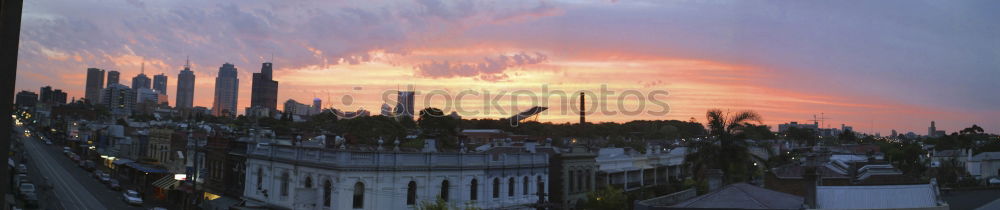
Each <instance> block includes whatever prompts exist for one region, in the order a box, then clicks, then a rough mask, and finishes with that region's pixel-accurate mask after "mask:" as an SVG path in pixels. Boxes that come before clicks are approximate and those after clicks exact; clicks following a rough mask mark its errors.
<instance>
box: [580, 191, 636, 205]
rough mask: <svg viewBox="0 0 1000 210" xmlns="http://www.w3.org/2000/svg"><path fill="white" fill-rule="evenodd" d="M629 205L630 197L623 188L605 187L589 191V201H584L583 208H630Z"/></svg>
mask: <svg viewBox="0 0 1000 210" xmlns="http://www.w3.org/2000/svg"><path fill="white" fill-rule="evenodd" d="M629 205H630V203H629V202H628V198H627V197H626V196H625V193H624V192H622V190H621V189H617V188H614V187H605V188H601V189H599V190H597V191H592V192H590V193H587V202H586V203H584V205H583V209H593V210H604V209H628V206H629Z"/></svg>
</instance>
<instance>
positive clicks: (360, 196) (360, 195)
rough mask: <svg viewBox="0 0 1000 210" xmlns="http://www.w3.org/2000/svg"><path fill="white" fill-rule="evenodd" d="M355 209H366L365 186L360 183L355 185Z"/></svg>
mask: <svg viewBox="0 0 1000 210" xmlns="http://www.w3.org/2000/svg"><path fill="white" fill-rule="evenodd" d="M352 206H354V208H356V209H360V208H365V184H364V183H361V182H358V183H356V184H354V203H353V204H352Z"/></svg>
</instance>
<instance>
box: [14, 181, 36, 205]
mask: <svg viewBox="0 0 1000 210" xmlns="http://www.w3.org/2000/svg"><path fill="white" fill-rule="evenodd" d="M18 193H19V194H20V195H21V199H23V200H24V205H25V206H26V207H37V206H38V194H36V193H35V185H34V184H31V183H24V184H21V186H20V187H18Z"/></svg>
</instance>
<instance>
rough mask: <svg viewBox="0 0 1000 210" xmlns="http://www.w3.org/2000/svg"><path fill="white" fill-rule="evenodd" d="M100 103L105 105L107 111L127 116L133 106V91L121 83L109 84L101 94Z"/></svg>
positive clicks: (134, 101)
mask: <svg viewBox="0 0 1000 210" xmlns="http://www.w3.org/2000/svg"><path fill="white" fill-rule="evenodd" d="M101 96H102V98H101V103H103V104H105V105H107V107H108V111H110V112H111V114H114V115H116V116H129V115H131V114H132V109H133V108H134V107H135V103H136V100H135V96H136V94H135V92H134V91H133V90H132V89H131V88H129V87H128V86H125V85H122V84H111V86H108V88H105V89H104V93H103V94H101Z"/></svg>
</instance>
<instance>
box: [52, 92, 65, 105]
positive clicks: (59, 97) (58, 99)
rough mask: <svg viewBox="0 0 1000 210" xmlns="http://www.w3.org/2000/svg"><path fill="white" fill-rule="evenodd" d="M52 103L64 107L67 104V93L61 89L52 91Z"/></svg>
mask: <svg viewBox="0 0 1000 210" xmlns="http://www.w3.org/2000/svg"><path fill="white" fill-rule="evenodd" d="M50 103H52V104H54V105H63V104H66V92H63V91H62V90H60V89H56V90H55V91H52V102H50Z"/></svg>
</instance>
